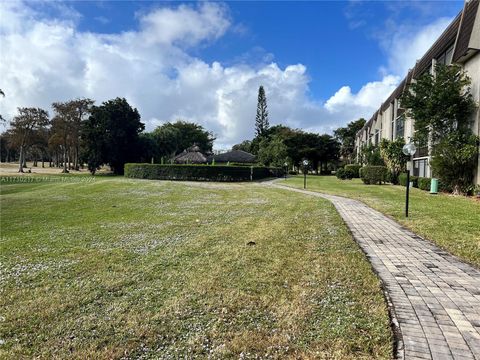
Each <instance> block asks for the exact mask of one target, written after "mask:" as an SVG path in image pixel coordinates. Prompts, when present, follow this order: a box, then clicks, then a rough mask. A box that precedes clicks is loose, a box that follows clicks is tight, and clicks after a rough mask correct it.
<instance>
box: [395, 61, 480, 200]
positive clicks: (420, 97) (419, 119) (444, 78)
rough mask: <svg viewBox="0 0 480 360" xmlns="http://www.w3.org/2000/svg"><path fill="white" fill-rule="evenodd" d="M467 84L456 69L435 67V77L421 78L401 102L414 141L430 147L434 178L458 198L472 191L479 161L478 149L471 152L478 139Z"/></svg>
mask: <svg viewBox="0 0 480 360" xmlns="http://www.w3.org/2000/svg"><path fill="white" fill-rule="evenodd" d="M470 84H471V80H470V78H469V77H468V75H467V74H466V73H465V72H464V71H463V70H462V68H461V67H460V66H459V65H451V66H444V65H437V66H436V67H435V74H434V75H432V74H428V73H427V74H424V75H422V76H421V77H420V78H419V79H417V81H416V82H412V83H411V84H410V85H409V88H408V91H406V92H404V94H403V96H402V98H401V103H402V106H403V107H405V108H406V109H407V114H408V116H410V117H412V118H413V119H415V134H414V140H415V141H416V142H417V143H419V144H427V143H428V142H430V144H431V147H432V161H431V166H432V170H433V174H436V176H438V177H439V178H440V179H441V180H442V181H443V182H444V183H445V184H447V185H448V186H449V187H452V188H453V190H454V193H457V194H459V193H464V192H466V191H468V189H469V188H471V186H472V180H473V174H474V169H475V166H476V159H477V157H478V146H477V150H476V152H475V151H472V146H473V144H474V143H475V142H477V143H478V137H475V136H474V134H473V132H472V128H471V125H472V122H473V117H472V113H473V111H474V110H475V107H476V104H475V101H474V99H473V96H472V94H471V89H470ZM448 156H450V159H447V158H446V157H448ZM465 174H471V175H470V176H466V175H465Z"/></svg>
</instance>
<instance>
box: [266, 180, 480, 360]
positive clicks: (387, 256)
mask: <svg viewBox="0 0 480 360" xmlns="http://www.w3.org/2000/svg"><path fill="white" fill-rule="evenodd" d="M270 184H271V185H272V186H275V187H279V188H282V189H288V190H291V191H297V192H302V193H305V194H308V195H314V196H319V197H322V198H325V199H328V200H330V201H331V202H332V203H333V205H334V206H335V207H336V208H337V210H338V212H339V213H340V215H341V216H342V218H343V219H344V220H345V222H346V224H347V225H348V227H349V228H350V230H351V232H352V234H353V237H354V238H355V240H356V241H357V242H358V244H359V245H360V247H361V248H362V249H363V251H364V252H365V253H366V255H367V258H368V259H369V261H370V262H371V264H372V266H373V268H374V269H375V271H376V272H377V273H378V275H379V277H380V278H381V280H382V282H383V285H384V288H385V290H386V292H387V298H389V299H388V301H389V303H390V312H391V316H392V322H393V325H394V330H395V332H396V333H397V339H396V340H397V350H396V352H397V354H396V356H397V357H398V358H402V359H403V358H405V359H462V360H463V359H479V360H480V271H478V270H476V269H475V268H473V267H472V266H470V265H467V264H465V263H463V262H461V261H459V260H457V259H456V258H455V257H453V256H452V255H450V254H448V253H446V252H445V251H443V250H441V249H439V248H438V247H436V246H435V245H433V244H432V243H430V242H429V241H426V240H424V239H422V238H420V237H419V236H417V235H415V234H414V233H412V232H410V231H408V230H406V229H405V228H403V227H402V226H400V225H399V224H398V223H396V222H395V221H393V220H391V219H389V218H388V217H386V216H385V215H382V214H381V213H379V212H378V211H375V210H373V209H371V208H369V207H368V206H366V205H365V204H363V203H362V202H360V201H357V200H351V199H347V198H343V197H339V196H333V195H325V194H320V193H316V192H311V191H305V190H301V189H294V188H290V187H286V186H282V185H278V184H275V183H270Z"/></svg>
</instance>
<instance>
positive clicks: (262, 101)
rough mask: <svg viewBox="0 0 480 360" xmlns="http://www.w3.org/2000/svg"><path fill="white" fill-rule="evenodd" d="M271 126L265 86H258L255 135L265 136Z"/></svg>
mask: <svg viewBox="0 0 480 360" xmlns="http://www.w3.org/2000/svg"><path fill="white" fill-rule="evenodd" d="M269 126H270V124H269V121H268V110H267V96H266V95H265V89H264V88H263V86H260V87H259V88H258V103H257V116H256V117H255V135H256V136H259V137H263V136H265V135H266V134H267V132H268V128H269Z"/></svg>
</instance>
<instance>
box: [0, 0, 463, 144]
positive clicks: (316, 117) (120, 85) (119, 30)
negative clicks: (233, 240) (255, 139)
mask: <svg viewBox="0 0 480 360" xmlns="http://www.w3.org/2000/svg"><path fill="white" fill-rule="evenodd" d="M462 6H463V1H435V2H425V1H422V2H419V1H418V2H405V1H402V2H394V1H389V2H382V1H367V2H360V1H356V2H342V1H331V2H323V1H317V2H246V1H245V2H242V1H237V2H227V3H221V2H214V3H207V2H202V3H194V2H188V3H180V2H153V1H148V2H147V1H144V2H127V1H116V2H108V1H93V2H88V1H82V2H65V3H63V2H18V1H16V2H7V3H4V4H3V5H2V6H1V7H0V15H1V18H2V23H3V24H2V25H0V31H1V32H0V36H1V37H2V47H3V50H2V52H1V53H0V57H1V60H2V64H0V68H1V69H0V70H1V71H2V73H3V74H5V73H8V74H9V75H8V76H7V78H6V79H5V80H3V81H4V83H3V84H2V85H1V87H2V89H4V91H5V92H6V93H7V95H8V96H7V98H6V99H8V101H7V100H5V101H3V102H2V107H3V109H2V113H6V114H7V116H8V115H13V114H14V111H15V108H16V107H17V106H27V105H28V106H31V105H36V106H44V107H46V108H48V107H49V104H50V103H51V102H53V101H58V100H64V99H65V98H66V97H77V96H88V97H92V98H94V99H96V100H97V102H101V101H104V100H106V99H108V98H111V97H115V96H124V97H127V99H128V100H129V101H130V102H131V103H133V105H135V106H137V107H138V108H139V110H140V112H141V114H142V119H143V121H144V122H146V123H147V129H149V130H151V129H153V128H154V127H155V126H158V125H159V124H161V123H163V122H165V121H173V120H175V119H177V118H182V119H186V120H191V121H196V122H199V123H201V124H202V125H204V126H205V127H206V128H208V129H210V130H212V131H213V132H215V133H216V134H217V137H218V139H219V140H218V142H217V147H227V146H230V145H231V144H233V143H235V142H238V141H241V140H242V139H244V138H249V137H251V136H252V134H253V125H252V124H253V119H254V113H255V97H256V89H258V86H259V85H261V84H263V85H264V86H265V87H266V91H267V99H268V101H269V108H270V113H271V122H272V123H283V124H286V125H290V126H293V127H301V128H305V129H308V130H311V131H318V132H331V131H332V130H333V129H334V128H336V127H338V126H342V125H345V124H346V122H348V121H351V120H353V119H356V118H358V117H360V116H365V117H368V116H369V115H370V114H371V113H372V112H373V111H374V110H375V108H376V107H378V105H379V104H380V103H381V102H382V101H383V100H384V98H385V97H387V96H388V95H389V93H390V92H391V91H392V90H393V89H394V87H395V85H396V84H397V83H398V82H399V81H400V80H401V78H402V77H403V76H404V75H405V71H406V70H407V69H408V68H409V67H412V66H413V65H414V63H415V60H416V59H417V58H418V57H420V56H421V55H422V54H423V52H424V51H425V50H427V49H428V47H429V46H430V45H431V43H432V42H433V41H434V40H435V39H436V37H437V36H438V35H439V34H440V33H441V31H442V30H443V29H444V28H445V27H446V26H447V25H448V23H449V21H451V20H452V19H453V17H454V16H455V15H456V14H457V13H458V12H459V11H460V10H461V8H462ZM15 54H20V55H17V56H15ZM25 54H30V55H29V56H25ZM15 57H16V60H15ZM18 57H20V58H21V60H20V61H18ZM34 58H35V59H37V63H35V62H34V61H32V59H34ZM38 62H39V63H38ZM20 67H21V68H22V71H20ZM32 88H33V89H32Z"/></svg>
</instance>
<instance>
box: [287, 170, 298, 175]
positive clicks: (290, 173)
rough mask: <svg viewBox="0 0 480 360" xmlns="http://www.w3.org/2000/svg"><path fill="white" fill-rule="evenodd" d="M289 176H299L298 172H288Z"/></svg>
mask: <svg viewBox="0 0 480 360" xmlns="http://www.w3.org/2000/svg"><path fill="white" fill-rule="evenodd" d="M288 175H298V171H295V170H288Z"/></svg>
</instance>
